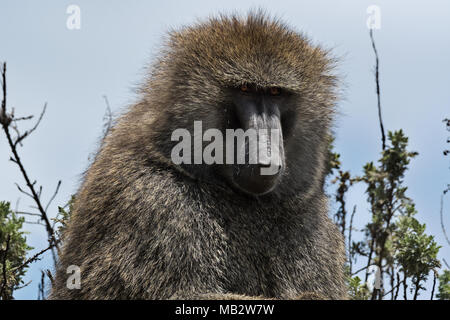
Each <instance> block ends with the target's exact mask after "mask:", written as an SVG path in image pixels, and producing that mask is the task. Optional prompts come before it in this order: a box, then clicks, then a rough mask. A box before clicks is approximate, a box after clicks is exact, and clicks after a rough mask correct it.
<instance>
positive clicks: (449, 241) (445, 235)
mask: <svg viewBox="0 0 450 320" xmlns="http://www.w3.org/2000/svg"><path fill="white" fill-rule="evenodd" d="M444 195H445V193H443V194H441V208H440V210H439V214H440V217H441V228H442V232H443V233H444V237H445V240H447V243H448V244H449V245H450V240H449V239H448V236H447V231H446V229H445V225H444V213H443V211H444Z"/></svg>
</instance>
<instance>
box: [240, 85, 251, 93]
mask: <svg viewBox="0 0 450 320" xmlns="http://www.w3.org/2000/svg"><path fill="white" fill-rule="evenodd" d="M239 89H240V90H241V92H246V93H248V92H250V87H249V86H248V85H247V84H243V85H241V87H240V88H239Z"/></svg>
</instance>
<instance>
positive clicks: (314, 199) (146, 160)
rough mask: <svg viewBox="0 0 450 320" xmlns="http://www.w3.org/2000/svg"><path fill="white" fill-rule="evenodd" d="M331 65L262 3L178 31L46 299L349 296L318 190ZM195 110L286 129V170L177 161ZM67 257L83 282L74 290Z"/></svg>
mask: <svg viewBox="0 0 450 320" xmlns="http://www.w3.org/2000/svg"><path fill="white" fill-rule="evenodd" d="M333 64H334V60H333V59H332V58H330V56H329V54H328V52H327V51H325V50H323V49H321V48H320V47H318V46H315V45H312V44H311V42H310V41H309V40H308V39H307V38H306V37H305V36H304V35H302V34H299V33H296V32H294V31H291V30H290V29H288V28H287V27H286V26H285V25H284V24H282V23H281V22H279V21H278V20H275V19H272V18H270V17H267V16H266V15H265V14H263V13H251V14H249V15H248V16H247V17H239V16H220V17H218V18H211V19H209V20H208V21H206V22H199V23H197V24H196V25H194V26H191V27H186V28H183V29H181V30H179V31H174V32H171V33H170V37H169V38H168V40H167V45H166V46H165V49H164V50H163V53H162V54H161V56H160V58H159V59H158V60H157V62H156V64H155V66H153V69H152V71H151V72H150V76H149V77H148V79H147V80H146V81H145V84H144V85H143V86H142V88H141V91H140V96H141V98H140V100H139V102H138V103H136V104H135V105H133V106H132V107H131V108H130V109H129V111H128V112H127V113H125V114H124V115H122V116H121V117H120V118H119V119H118V120H117V123H116V124H115V125H114V126H113V128H112V129H111V131H110V133H109V134H108V136H107V137H106V138H105V140H104V142H103V144H102V146H101V147H100V150H99V152H98V154H97V156H96V158H95V160H94V162H93V163H92V165H91V166H90V168H89V169H88V171H87V173H86V175H85V178H84V181H83V184H82V186H81V188H80V190H79V191H78V193H77V194H76V201H75V204H74V210H73V213H72V217H71V220H70V223H69V225H68V228H67V231H66V232H65V235H64V247H63V250H62V253H61V256H60V262H59V267H58V268H57V272H56V277H55V281H54V285H53V289H52V292H51V297H52V298H54V299H177V298H236V297H238V298H239V297H241V298H247V297H248V298H251V297H264V298H279V299H295V298H297V297H299V295H301V294H302V293H307V292H312V293H313V294H312V295H310V296H315V294H316V295H320V296H323V297H325V298H330V299H340V298H345V295H346V290H345V284H344V271H343V265H344V261H345V253H344V245H343V239H342V237H341V235H340V233H339V231H338V230H337V228H336V227H335V226H334V224H333V223H332V221H331V220H330V219H329V217H328V214H327V212H328V207H327V206H328V205H327V199H326V196H325V195H324V192H323V181H324V176H325V171H326V170H325V168H326V160H327V159H326V155H327V152H326V150H327V143H328V140H327V137H328V135H329V130H330V129H329V128H330V126H331V121H332V119H333V113H334V108H335V107H334V106H335V100H336V96H337V89H336V87H337V80H336V77H335V75H334V74H333V72H332V70H333ZM194 121H202V124H203V129H204V130H205V129H208V128H218V129H219V130H221V131H222V132H225V129H227V128H232V129H239V128H241V129H248V128H254V129H261V128H267V129H274V128H275V129H280V130H281V131H282V143H281V144H280V147H279V150H273V151H272V153H273V154H274V155H275V157H276V158H277V161H278V162H277V165H278V167H279V169H280V170H279V171H278V173H277V174H274V175H269V176H263V175H261V174H260V173H258V170H256V169H258V168H262V167H264V166H265V165H267V163H264V161H262V162H260V161H258V163H256V164H248V163H247V164H244V165H233V164H224V165H220V164H217V163H216V164H212V165H208V164H205V163H196V164H191V165H189V164H186V163H184V164H183V163H182V164H178V165H175V164H174V162H173V161H172V160H171V151H172V149H173V147H174V146H175V145H176V141H171V137H172V136H171V135H172V132H174V130H175V129H177V128H187V130H189V132H192V130H193V128H194ZM247 151H248V149H247ZM247 155H248V152H247ZM255 172H256V173H255ZM69 265H77V266H79V267H80V269H81V289H78V290H77V289H73V290H69V289H67V288H66V279H67V277H68V275H67V274H66V268H67V267H68V266H69Z"/></svg>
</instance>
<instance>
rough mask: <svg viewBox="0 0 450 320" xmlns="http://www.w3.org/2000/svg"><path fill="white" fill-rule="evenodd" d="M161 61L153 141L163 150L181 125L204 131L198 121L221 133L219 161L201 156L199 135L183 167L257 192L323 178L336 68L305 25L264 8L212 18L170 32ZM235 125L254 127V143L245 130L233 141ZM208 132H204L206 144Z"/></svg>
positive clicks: (167, 154)
mask: <svg viewBox="0 0 450 320" xmlns="http://www.w3.org/2000/svg"><path fill="white" fill-rule="evenodd" d="M155 70H156V71H155V78H154V79H155V80H154V81H153V83H151V85H150V88H151V90H150V91H149V92H150V98H149V99H156V102H155V103H154V105H155V106H158V107H157V108H155V109H154V110H153V112H156V116H155V118H156V119H157V121H155V122H154V123H152V132H153V134H154V136H153V137H152V141H153V144H154V145H155V146H156V147H157V148H158V151H159V152H160V153H161V154H162V156H163V157H164V158H165V159H166V160H167V159H169V160H170V158H171V150H173V146H174V145H176V142H173V143H168V141H170V137H171V134H172V132H173V130H175V129H177V128H186V129H187V130H188V131H189V132H190V134H191V136H198V134H197V133H195V132H194V131H195V130H194V129H195V125H194V122H195V121H201V123H202V130H203V133H205V132H206V130H208V129H218V130H219V131H220V132H221V134H222V136H223V142H224V143H223V162H222V163H214V164H212V165H211V164H210V165H205V164H204V163H198V162H195V161H194V160H195V159H194V157H195V156H194V154H195V152H196V151H195V150H194V149H195V141H194V142H193V143H192V150H191V152H190V154H191V155H192V161H190V163H189V164H186V163H183V164H180V165H176V167H177V168H181V169H182V171H184V172H185V173H187V174H188V175H190V176H193V177H195V178H198V179H203V180H207V181H211V182H212V181H213V182H214V183H223V182H226V183H227V184H228V185H231V186H232V188H234V189H238V190H240V191H242V192H245V193H247V194H252V195H263V194H267V193H269V192H272V191H274V190H279V191H280V193H283V194H286V193H287V192H293V193H295V194H300V193H302V192H303V193H307V192H308V190H309V189H310V188H311V187H312V186H313V185H316V186H317V185H318V184H320V181H321V179H322V178H321V176H322V172H323V163H324V157H323V154H324V151H323V150H325V149H324V146H325V143H324V141H326V135H327V134H328V127H329V124H330V121H331V118H332V113H333V111H332V109H333V105H334V100H335V90H334V88H335V77H334V76H333V75H332V74H331V73H330V71H331V70H332V63H331V61H330V60H329V58H328V57H327V53H326V52H325V51H323V50H322V49H320V48H319V47H315V46H313V45H311V43H310V42H309V41H308V40H307V39H306V38H305V37H303V36H302V35H301V34H297V33H294V32H292V31H290V30H288V29H287V28H286V27H285V26H284V25H282V24H280V23H278V22H277V21H269V20H267V19H266V18H265V17H263V16H249V17H248V19H235V18H233V19H225V18H224V19H213V20H211V21H210V22H208V23H205V24H200V25H196V26H193V27H190V28H186V29H183V30H181V31H180V32H175V33H173V34H172V35H171V38H170V41H169V45H168V47H167V50H166V53H165V57H164V58H163V59H162V60H161V61H160V63H159V65H158V66H157V68H156V69H155ZM152 94H153V96H152ZM152 97H153V98H152ZM160 106H165V107H160ZM229 129H232V130H235V132H236V130H242V131H243V132H247V131H248V130H250V132H255V133H256V147H255V140H253V145H252V143H250V142H252V141H251V140H252V139H251V138H249V137H248V136H245V140H244V141H245V142H244V143H241V144H240V145H239V143H238V142H237V141H236V139H235V140H234V141H235V142H236V143H235V146H234V147H233V148H232V149H227V145H228V143H229V142H230V141H228V140H227V139H226V137H227V130H229ZM201 140H202V139H201ZM172 141H173V140H172ZM211 141H213V139H208V141H205V140H204V139H203V141H202V142H201V143H203V148H205V147H206V146H207V145H208V144H209V143H210V142H211ZM230 150H231V153H233V155H231V158H232V159H233V161H234V162H233V163H231V164H230V162H229V161H227V157H228V158H229V157H230V155H229V153H230ZM242 154H243V155H244V156H245V157H244V158H245V161H244V162H242V161H241V162H240V161H238V159H237V157H236V156H237V155H241V156H242Z"/></svg>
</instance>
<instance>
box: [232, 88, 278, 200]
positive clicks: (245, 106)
mask: <svg viewBox="0 0 450 320" xmlns="http://www.w3.org/2000/svg"><path fill="white" fill-rule="evenodd" d="M235 106H236V114H237V118H238V119H239V122H240V126H241V128H242V129H243V130H244V131H245V132H246V138H245V142H244V141H241V143H240V144H239V143H238V144H237V146H236V151H237V157H238V162H237V164H236V165H235V166H234V170H233V178H232V180H233V183H234V184H235V185H237V187H238V188H240V189H241V190H243V191H245V192H247V193H250V194H254V195H262V194H265V193H268V192H270V191H272V190H273V189H274V188H275V187H276V186H277V184H278V182H279V180H280V177H281V175H282V172H283V169H284V163H285V159H284V147H283V133H282V127H281V121H280V111H279V107H278V105H277V104H276V103H275V102H274V101H273V99H267V98H266V97H265V96H263V95H262V96H256V97H255V96H239V97H236V98H235ZM242 155H245V161H242V159H243V158H244V157H242ZM239 156H241V161H239Z"/></svg>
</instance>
